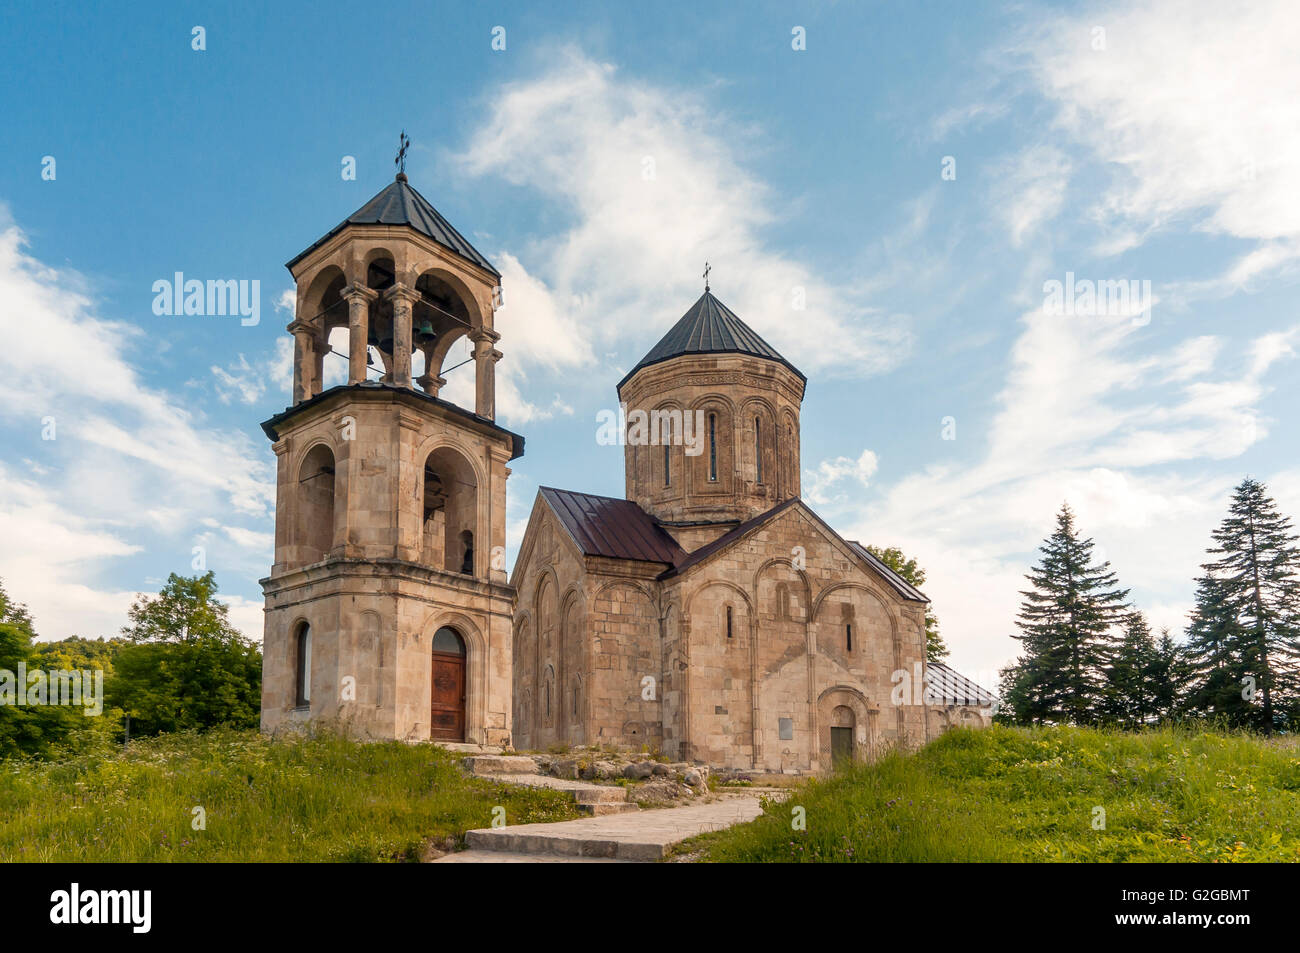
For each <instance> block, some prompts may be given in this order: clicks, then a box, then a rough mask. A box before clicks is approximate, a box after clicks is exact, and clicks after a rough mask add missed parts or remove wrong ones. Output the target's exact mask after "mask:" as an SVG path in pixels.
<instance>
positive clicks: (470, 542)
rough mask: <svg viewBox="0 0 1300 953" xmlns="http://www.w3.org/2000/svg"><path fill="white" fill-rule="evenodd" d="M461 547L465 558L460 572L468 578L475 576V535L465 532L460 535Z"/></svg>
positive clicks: (462, 560)
mask: <svg viewBox="0 0 1300 953" xmlns="http://www.w3.org/2000/svg"><path fill="white" fill-rule="evenodd" d="M460 545H461V548H463V549H464V550H465V556H464V557H463V558H462V559H461V561H460V571H461V572H463V573H464V574H465V575H467V576H472V575H474V534H473V533H471V532H470V531H469V530H465V531H464V532H463V533H461V534H460Z"/></svg>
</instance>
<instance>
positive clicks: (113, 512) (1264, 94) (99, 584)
mask: <svg viewBox="0 0 1300 953" xmlns="http://www.w3.org/2000/svg"><path fill="white" fill-rule="evenodd" d="M8 20H9V22H10V24H16V25H18V27H19V28H11V29H8V30H6V31H5V34H4V36H3V37H0V64H3V65H0V70H2V71H3V78H4V82H3V83H2V84H0V106H2V107H3V110H2V114H3V116H4V120H3V126H4V131H5V135H4V148H3V149H2V150H0V333H2V334H3V346H2V347H0V371H2V372H3V373H0V436H2V437H3V445H4V452H3V454H0V578H3V580H4V582H5V585H6V587H7V588H8V589H9V591H10V592H11V593H12V594H13V595H14V596H15V597H17V598H19V599H20V600H24V601H26V602H27V603H28V604H29V605H30V607H31V609H32V611H33V613H34V615H35V618H36V622H37V627H38V631H39V632H40V634H41V635H42V637H46V638H58V637H63V636H66V635H70V634H74V633H75V634H83V635H110V634H113V633H114V632H115V631H116V629H117V628H118V627H119V626H120V625H121V624H122V623H123V621H124V620H125V612H126V609H127V607H128V606H129V604H130V600H131V597H132V594H133V593H135V592H137V591H153V590H156V588H157V586H158V585H159V583H160V582H161V580H162V579H164V578H165V577H166V575H167V573H168V572H170V571H184V572H188V571H189V570H190V565H191V559H192V555H191V554H192V550H193V547H195V546H202V547H203V548H204V551H205V554H206V561H207V565H208V566H209V567H210V568H212V569H214V570H216V572H217V576H218V580H219V582H220V584H221V587H222V591H223V593H224V594H225V595H226V596H227V597H228V598H229V600H230V602H231V605H232V611H233V615H234V617H235V618H236V619H237V620H238V622H239V624H240V625H241V627H243V628H244V629H245V630H246V631H248V632H249V634H252V635H255V636H256V635H260V604H261V600H260V589H259V587H258V585H257V580H258V578H260V577H261V576H262V575H264V574H265V573H266V572H267V571H268V569H269V565H270V561H271V546H270V542H271V532H272V526H273V519H274V514H273V504H274V487H273V470H272V466H273V457H272V454H271V452H270V447H269V443H268V441H267V440H266V439H265V437H264V436H263V435H262V433H261V431H260V429H259V427H258V424H259V423H260V422H261V421H262V420H265V419H266V418H267V417H269V416H271V415H272V414H273V413H275V412H277V411H279V410H280V409H282V408H283V407H284V406H285V405H286V403H287V401H288V390H287V381H288V359H287V350H286V349H287V347H288V344H289V335H287V334H286V333H285V331H284V326H285V324H286V323H287V322H288V320H289V318H290V316H289V314H288V312H287V311H285V310H283V308H282V300H283V295H284V292H286V291H287V290H289V288H290V280H289V275H288V273H287V271H285V269H284V267H283V263H284V262H286V261H288V260H289V259H290V258H291V257H293V256H294V255H295V254H297V253H298V252H299V251H301V250H302V249H304V248H305V247H307V246H308V245H309V244H311V242H313V241H314V240H315V239H316V238H317V237H319V236H320V235H322V234H324V233H325V232H326V231H327V230H328V229H329V228H331V227H332V226H333V225H335V224H336V223H337V222H338V221H340V220H341V219H343V218H344V217H345V216H347V215H348V214H349V213H351V212H352V211H353V210H354V209H356V208H357V207H358V206H360V205H361V204H363V203H364V202H365V201H366V200H367V199H368V198H370V196H371V195H373V194H374V193H375V192H377V191H378V190H379V189H381V188H382V187H383V186H384V185H385V184H387V183H388V182H389V181H391V177H392V174H393V164H392V157H393V153H394V151H395V148H396V141H397V134H398V132H399V130H401V129H405V130H406V131H407V132H408V134H409V135H410V137H411V139H412V151H411V157H410V160H409V163H408V173H409V175H410V177H411V181H412V183H413V184H414V185H415V186H416V187H417V188H419V189H420V190H421V192H423V194H424V195H425V196H426V197H427V198H429V199H430V201H432V202H433V204H434V205H435V206H437V208H438V209H439V210H440V211H441V212H442V213H443V214H444V215H445V216H446V217H447V218H448V219H449V220H450V221H451V222H453V223H454V224H455V225H456V226H457V227H458V228H459V229H460V230H461V231H462V232H463V233H464V234H466V235H467V236H468V237H470V239H471V240H472V241H473V242H474V243H475V244H476V246H477V247H478V248H479V249H480V250H481V251H482V252H484V253H485V254H486V255H487V256H488V257H489V258H490V259H491V260H492V261H493V262H494V263H495V264H496V265H497V267H498V268H499V269H500V270H501V271H502V273H503V275H504V287H505V297H506V307H505V308H504V309H503V310H502V311H501V312H500V313H499V314H498V319H497V326H498V329H499V330H501V331H502V334H503V337H502V340H501V342H500V345H499V346H500V349H501V350H502V352H503V354H504V355H505V357H504V359H503V361H502V362H501V364H500V365H499V368H498V372H499V375H500V386H499V400H498V406H499V408H500V418H501V421H502V423H503V424H505V425H506V426H508V427H511V428H512V429H515V430H518V431H521V432H523V433H524V434H526V436H527V438H528V452H527V455H526V456H525V457H524V458H523V459H521V460H519V461H516V464H515V467H514V475H513V476H512V478H511V484H510V501H509V505H510V515H511V523H510V532H511V538H510V545H511V554H512V556H513V548H514V546H516V545H517V544H518V541H519V538H520V535H521V533H522V528H523V521H524V520H525V519H526V516H527V512H528V509H529V507H530V505H531V501H532V498H533V495H534V493H535V492H536V488H537V486H538V485H539V484H549V485H556V486H562V487H568V488H573V489H581V490H586V491H590V492H597V493H607V494H610V495H621V492H622V489H623V477H622V455H621V453H620V452H619V450H618V448H610V447H602V446H599V445H598V444H597V443H596V440H595V432H596V422H595V421H596V413H597V412H598V411H599V410H601V409H603V408H608V407H612V406H613V405H614V402H615V395H614V384H615V383H616V382H617V381H618V379H619V378H620V377H621V376H622V375H623V373H624V372H625V371H626V369H627V368H628V367H630V366H631V365H632V364H633V363H635V361H636V360H637V359H639V357H640V356H641V355H642V354H643V353H644V352H645V351H646V350H648V349H649V347H650V346H651V345H653V343H654V342H655V341H656V340H657V339H658V337H659V336H660V335H662V333H663V332H664V331H665V330H667V328H668V327H669V326H670V325H671V324H672V322H673V321H675V320H676V319H677V318H678V317H679V316H680V315H681V314H682V313H683V312H684V311H685V310H686V309H687V307H689V306H690V304H691V303H692V302H693V301H694V300H695V298H696V297H697V296H698V295H699V292H700V290H701V287H700V285H701V281H700V277H699V276H700V272H701V270H702V268H703V264H704V261H705V260H706V259H707V260H709V261H710V262H711V263H712V266H713V275H712V284H713V290H714V291H715V293H716V294H717V295H718V296H719V297H720V298H721V299H722V300H723V301H724V302H726V303H727V304H728V305H729V306H730V307H731V308H732V309H733V310H735V311H736V312H737V313H738V314H740V315H741V317H743V318H744V319H745V320H746V321H748V322H749V323H750V324H751V325H753V326H754V327H755V328H756V329H757V330H758V331H759V332H760V333H762V334H763V335H764V336H765V337H767V338H768V340H769V341H771V342H772V343H773V344H775V345H776V346H777V347H778V348H780V349H781V350H782V352H783V353H785V354H786V356H787V357H789V358H790V359H791V360H792V361H793V362H794V363H795V364H797V365H798V366H799V367H800V368H801V369H802V370H803V371H804V372H805V373H807V375H808V377H809V387H808V393H807V396H806V398H805V402H804V410H803V459H802V466H803V469H804V491H805V492H804V495H805V497H806V498H807V499H809V500H810V502H811V503H812V505H813V506H814V508H816V509H817V510H818V512H820V513H821V514H822V515H823V516H824V517H826V518H827V519H829V520H830V521H831V522H832V523H833V524H834V525H836V526H837V527H839V528H840V529H841V530H842V531H843V532H844V533H845V535H847V536H850V537H854V538H859V539H861V540H863V541H864V542H870V543H877V544H881V545H890V544H893V545H899V546H902V547H903V548H904V549H905V550H906V551H907V552H908V553H909V554H912V555H915V556H917V557H918V558H919V559H920V561H921V562H922V564H923V565H924V566H925V567H926V568H927V570H928V571H929V575H930V579H929V581H928V583H927V585H926V590H927V592H928V594H929V595H930V596H931V597H932V599H933V600H934V603H935V609H936V611H937V613H938V615H939V619H940V622H941V626H942V629H943V631H944V634H945V636H946V638H947V640H948V642H949V644H950V645H951V647H952V649H953V653H954V656H953V657H954V661H955V662H956V663H957V664H958V665H959V666H961V667H963V668H964V669H966V670H968V671H970V672H971V673H972V674H977V673H978V674H984V673H991V672H992V671H993V670H994V669H995V668H996V667H997V666H998V665H1001V664H1004V663H1005V662H1007V661H1009V660H1010V658H1011V657H1012V656H1013V654H1014V651H1015V644H1014V643H1013V642H1012V641H1011V640H1010V639H1009V638H1008V635H1009V634H1010V633H1011V632H1012V631H1013V626H1012V620H1013V616H1014V611H1015V607H1016V603H1017V601H1018V595H1017V590H1018V589H1019V588H1020V587H1021V583H1022V575H1023V573H1024V572H1025V570H1026V569H1027V567H1028V565H1029V564H1030V562H1031V561H1032V559H1033V554H1034V550H1035V548H1036V546H1037V544H1038V542H1039V541H1040V540H1041V538H1042V537H1043V536H1044V535H1045V534H1046V533H1047V532H1048V531H1049V530H1050V528H1051V524H1052V517H1053V514H1054V512H1055V510H1056V509H1057V507H1059V505H1060V503H1061V502H1062V501H1065V500H1068V501H1069V502H1070V503H1071V505H1072V506H1073V507H1074V508H1075V509H1076V511H1077V513H1078V515H1079V520H1080V524H1081V526H1082V528H1083V529H1084V531H1085V532H1087V533H1088V534H1090V535H1092V536H1093V537H1095V539H1096V540H1097V543H1098V545H1099V547H1100V548H1101V550H1102V552H1103V553H1104V555H1105V556H1106V557H1108V558H1110V559H1111V560H1112V562H1113V563H1114V565H1115V567H1116V569H1117V570H1118V571H1119V573H1120V577H1121V581H1122V582H1123V583H1124V584H1125V585H1126V586H1129V587H1131V588H1132V589H1133V599H1134V602H1135V603H1136V604H1137V606H1138V607H1139V608H1142V609H1144V610H1145V611H1147V612H1148V613H1149V615H1150V616H1151V619H1152V621H1153V622H1154V623H1155V624H1157V625H1169V626H1173V627H1174V628H1175V630H1176V631H1177V630H1178V629H1180V628H1181V625H1182V621H1183V618H1184V616H1185V613H1186V610H1187V608H1188V606H1189V604H1190V601H1191V596H1192V592H1193V577H1194V574H1195V572H1196V568H1197V564H1198V563H1199V562H1200V561H1201V559H1202V558H1203V552H1204V548H1205V546H1206V545H1207V543H1208V540H1209V532H1210V530H1211V528H1212V527H1213V526H1214V525H1215V524H1216V523H1217V521H1218V520H1219V519H1220V518H1221V516H1222V513H1223V510H1224V508H1225V506H1226V500H1227V495H1228V492H1229V491H1230V488H1231V487H1232V486H1233V485H1234V484H1235V483H1236V482H1238V481H1239V480H1240V479H1241V478H1242V477H1243V476H1245V475H1246V474H1251V475H1253V476H1255V477H1257V478H1260V479H1263V480H1265V481H1266V482H1268V483H1269V484H1270V486H1271V487H1272V489H1273V490H1274V492H1275V495H1276V496H1277V497H1278V498H1279V500H1280V502H1281V503H1282V504H1283V506H1284V507H1285V508H1286V509H1287V510H1288V511H1289V512H1290V513H1292V514H1294V515H1300V467H1298V466H1297V463H1296V457H1295V453H1294V449H1293V448H1294V446H1295V442H1296V432H1295V431H1296V428H1295V420H1294V413H1293V412H1292V410H1290V409H1293V408H1295V407H1296V405H1297V391H1298V390H1300V385H1298V384H1297V382H1296V374H1295V353H1294V351H1295V347H1296V345H1297V341H1298V340H1300V319H1298V317H1297V314H1296V307H1295V304H1294V299H1295V293H1296V290H1297V281H1296V264H1297V261H1300V190H1297V189H1296V188H1295V183H1296V181H1300V70H1296V69H1295V50H1296V49H1298V48H1300V11H1295V10H1293V9H1291V5H1290V4H1288V3H1285V2H1277V3H1268V2H1258V3H1251V4H1248V5H1242V6H1236V5H1233V4H1224V3H1221V2H1216V3H1211V2H1194V3H1178V4H1175V3H1172V2H1162V0H1143V2H1139V3H1135V4H1134V3H1126V4H1123V5H1109V4H1083V5H1079V4H1046V3H1016V4H1005V5H999V4H971V3H956V2H954V3H925V2H917V3H902V2H883V3H869V4H866V3H863V4H849V3H808V4H788V3H781V4H777V3H774V4H745V5H743V6H742V5H737V6H735V7H734V8H733V7H729V6H724V5H713V4H698V3H691V4H679V3H660V4H653V5H649V4H590V3H578V4H568V5H564V6H559V5H545V6H543V5H537V4H508V3H498V4H392V5H385V6H384V7H383V8H382V10H380V9H378V8H376V9H375V10H374V11H367V10H366V9H364V8H358V7H356V6H355V5H349V4H332V3H328V2H325V3H313V4H310V5H307V4H302V5H296V4H295V5H289V4H277V5H274V9H270V10H268V9H264V8H262V6H261V5H253V4H249V5H247V6H231V5H225V4H134V5H132V6H131V7H130V8H115V9H111V10H84V9H81V8H80V7H79V6H61V5H52V4H35V3H18V4H16V5H12V6H11V7H10V12H9V16H8ZM195 26H202V27H203V28H204V30H205V43H206V49H204V50H202V51H196V50H194V49H192V29H193V28H194V27H195ZM498 26H500V27H504V29H505V40H506V44H505V45H506V48H505V49H504V50H493V49H492V38H493V29H494V27H498ZM795 27H802V28H803V31H804V34H805V35H806V49H802V50H796V49H793V48H792V30H794V28H795ZM47 156H49V157H53V159H54V163H55V165H54V169H55V177H54V178H53V179H52V180H51V179H48V178H45V177H43V175H42V171H43V169H44V168H46V167H47V165H48V163H47V162H46V157H47ZM345 156H353V157H355V159H356V166H357V176H356V179H355V181H345V180H344V179H343V178H342V177H341V175H340V171H341V167H342V162H343V158H344V157H345ZM945 157H951V159H952V161H953V163H954V165H953V167H954V168H955V172H956V174H955V178H954V177H951V176H950V177H948V178H945V177H944V176H943V175H942V171H943V168H944V161H945ZM647 159H649V160H651V164H652V166H653V170H654V175H653V177H652V178H647V177H646V175H645V169H646V168H647V161H646V160H647ZM177 271H181V272H184V273H185V274H186V275H187V276H188V277H197V278H202V279H207V278H236V279H246V280H250V281H251V280H254V279H256V280H258V281H259V282H260V288H261V299H260V303H261V320H260V323H259V324H257V325H256V326H253V327H245V326H241V324H240V322H239V319H238V318H230V317H195V316H191V317H173V316H156V315H154V314H153V312H152V310H151V303H152V300H153V293H152V286H153V282H154V281H156V280H158V279H161V278H167V279H170V277H171V276H172V275H173V273H174V272H177ZM1067 272H1073V273H1074V274H1075V275H1076V276H1078V277H1079V278H1087V279H1092V280H1099V281H1103V280H1104V281H1118V280H1136V281H1139V282H1141V281H1149V282H1150V287H1151V289H1152V295H1153V302H1154V303H1153V306H1152V308H1151V310H1150V312H1149V313H1148V314H1146V315H1138V316H1136V317H1135V316H1134V315H1133V314H1130V313H1118V312H1115V311H1113V310H1112V311H1111V312H1109V313H1103V314H1094V315H1051V314H1047V313H1045V312H1044V309H1043V302H1044V287H1043V286H1044V282H1046V281H1049V280H1053V279H1055V280H1062V281H1063V280H1064V278H1065V275H1066V273H1067ZM796 289H801V290H802V293H803V295H804V296H805V298H806V301H807V306H806V308H805V309H804V310H795V309H794V308H793V307H792V301H793V293H794V291H795V290H796ZM334 360H335V361H336V363H337V364H338V365H339V366H338V367H336V369H335V372H336V373H337V372H338V371H341V370H342V367H341V365H342V361H341V360H340V359H334ZM456 374H459V375H460V377H459V378H457V377H456V376H455V375H456ZM469 374H470V368H469V367H466V368H464V369H462V370H461V371H458V372H455V373H454V374H453V375H452V376H451V377H449V385H448V390H447V393H448V395H449V396H451V397H453V399H460V400H468V399H470V398H469V397H468V395H469V385H470V384H471V381H470V377H469ZM51 417H52V418H53V419H54V423H55V439H53V440H47V439H42V436H43V431H45V430H47V428H46V425H45V421H46V420H47V419H48V418H51ZM946 417H951V418H953V419H954V421H955V426H956V439H951V440H949V439H943V434H942V430H943V420H944V418H946Z"/></svg>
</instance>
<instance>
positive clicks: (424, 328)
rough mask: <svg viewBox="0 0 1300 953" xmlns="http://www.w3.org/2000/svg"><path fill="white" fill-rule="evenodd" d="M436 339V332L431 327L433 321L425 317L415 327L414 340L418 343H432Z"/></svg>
mask: <svg viewBox="0 0 1300 953" xmlns="http://www.w3.org/2000/svg"><path fill="white" fill-rule="evenodd" d="M437 339H438V332H437V331H435V330H434V329H433V322H431V321H430V320H429V319H428V318H425V319H424V320H423V321H421V322H420V324H419V327H417V328H416V329H415V340H416V342H417V343H419V344H432V343H433V342H434V341H436V340H437Z"/></svg>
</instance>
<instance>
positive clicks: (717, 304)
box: [618, 291, 807, 387]
mask: <svg viewBox="0 0 1300 953" xmlns="http://www.w3.org/2000/svg"><path fill="white" fill-rule="evenodd" d="M684 354H748V355H750V356H752V357H762V358H767V359H768V360H771V361H777V362H779V363H781V364H784V365H785V366H786V367H788V368H790V370H792V371H794V372H795V373H796V374H798V375H799V379H800V380H804V381H806V380H807V378H806V377H804V375H803V373H802V372H800V370H799V368H797V367H795V366H794V365H793V364H791V363H790V362H789V361H787V360H786V359H785V358H784V357H782V356H781V354H780V352H779V351H777V349H776V348H774V347H772V345H770V344H768V343H767V342H766V341H764V340H763V339H762V338H761V337H759V335H758V332H757V331H755V330H754V329H753V328H751V327H750V326H749V325H748V324H746V323H745V322H744V321H742V320H740V318H739V317H737V315H736V313H735V312H734V311H732V310H731V309H730V308H728V307H727V306H726V305H725V304H723V303H722V302H721V301H719V300H718V299H717V298H716V297H714V295H713V293H712V292H711V291H705V292H704V294H702V295H701V296H700V299H699V300H698V301H696V302H695V304H693V305H691V307H690V310H689V311H687V312H686V313H685V314H684V315H682V317H681V320H680V321H678V322H677V323H676V324H674V325H673V326H672V328H671V329H669V331H668V333H667V334H665V335H664V336H663V337H662V338H660V340H659V343H658V344H656V345H655V346H654V347H652V348H651V349H650V351H649V353H648V354H646V356H645V357H643V358H641V360H640V362H639V363H638V364H637V365H636V367H634V368H632V370H630V371H628V372H627V376H625V377H624V378H623V379H622V380H621V381H619V382H618V386H619V387H622V386H623V385H624V384H626V383H627V382H628V381H629V380H631V379H632V375H633V374H635V373H636V372H637V371H639V370H641V368H643V367H649V366H650V365H652V364H660V363H662V362H663V361H667V360H671V359H672V358H674V357H680V356H682V355H684Z"/></svg>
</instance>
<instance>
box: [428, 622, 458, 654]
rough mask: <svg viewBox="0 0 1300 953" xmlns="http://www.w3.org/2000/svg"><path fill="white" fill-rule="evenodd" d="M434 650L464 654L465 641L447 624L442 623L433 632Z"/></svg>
mask: <svg viewBox="0 0 1300 953" xmlns="http://www.w3.org/2000/svg"><path fill="white" fill-rule="evenodd" d="M432 650H433V651H434V652H446V653H447V654H448V655H464V654H465V641H464V640H463V639H462V638H461V637H460V633H459V632H457V631H456V630H455V629H453V628H452V627H451V626H449V625H444V626H443V627H442V628H440V629H439V630H438V631H437V632H435V633H433V649H432Z"/></svg>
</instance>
